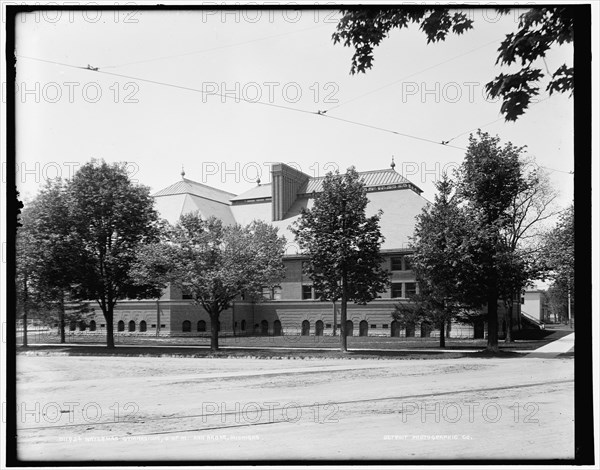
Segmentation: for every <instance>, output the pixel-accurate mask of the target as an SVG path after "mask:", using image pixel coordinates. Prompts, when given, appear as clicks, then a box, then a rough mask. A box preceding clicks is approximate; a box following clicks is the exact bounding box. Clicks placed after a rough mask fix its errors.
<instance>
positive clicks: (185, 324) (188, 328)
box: [181, 320, 192, 333]
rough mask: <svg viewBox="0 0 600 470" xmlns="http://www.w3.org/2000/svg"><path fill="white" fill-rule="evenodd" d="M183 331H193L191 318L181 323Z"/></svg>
mask: <svg viewBox="0 0 600 470" xmlns="http://www.w3.org/2000/svg"><path fill="white" fill-rule="evenodd" d="M181 331H183V332H184V333H190V332H191V331H192V322H191V321H189V320H184V322H183V323H182V324H181Z"/></svg>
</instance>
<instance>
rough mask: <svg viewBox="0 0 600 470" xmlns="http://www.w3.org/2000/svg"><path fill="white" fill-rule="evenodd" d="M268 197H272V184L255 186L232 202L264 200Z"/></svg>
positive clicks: (232, 199) (234, 198)
mask: <svg viewBox="0 0 600 470" xmlns="http://www.w3.org/2000/svg"><path fill="white" fill-rule="evenodd" d="M266 197H271V183H267V184H261V185H257V186H254V187H253V188H252V189H249V190H248V191H246V192H245V193H242V194H240V195H239V196H236V197H232V198H231V201H232V202H235V201H246V200H248V199H263V198H266Z"/></svg>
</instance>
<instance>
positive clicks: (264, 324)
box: [260, 320, 269, 336]
mask: <svg viewBox="0 0 600 470" xmlns="http://www.w3.org/2000/svg"><path fill="white" fill-rule="evenodd" d="M260 334H261V335H264V336H266V335H268V334H269V322H268V321H267V320H263V321H261V322H260Z"/></svg>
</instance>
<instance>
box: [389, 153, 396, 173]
mask: <svg viewBox="0 0 600 470" xmlns="http://www.w3.org/2000/svg"><path fill="white" fill-rule="evenodd" d="M390 166H391V167H392V170H394V168H396V164H395V163H394V156H393V155H392V163H391V164H390ZM394 171H396V170H394Z"/></svg>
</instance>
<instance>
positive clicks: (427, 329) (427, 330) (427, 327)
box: [421, 321, 431, 338]
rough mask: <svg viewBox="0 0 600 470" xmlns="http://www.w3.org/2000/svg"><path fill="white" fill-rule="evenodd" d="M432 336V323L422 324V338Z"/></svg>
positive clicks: (425, 322)
mask: <svg viewBox="0 0 600 470" xmlns="http://www.w3.org/2000/svg"><path fill="white" fill-rule="evenodd" d="M430 336H431V323H429V322H427V321H424V322H423V323H421V338H429V337H430Z"/></svg>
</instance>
